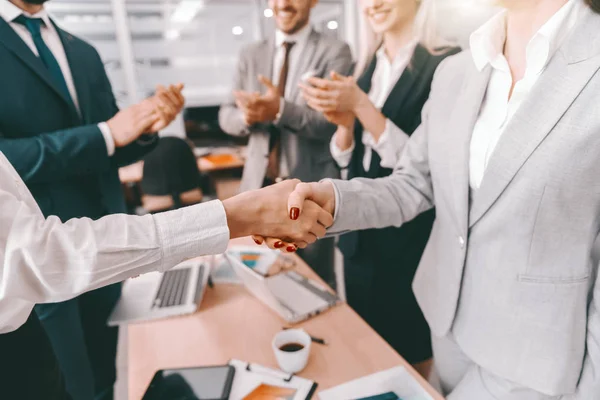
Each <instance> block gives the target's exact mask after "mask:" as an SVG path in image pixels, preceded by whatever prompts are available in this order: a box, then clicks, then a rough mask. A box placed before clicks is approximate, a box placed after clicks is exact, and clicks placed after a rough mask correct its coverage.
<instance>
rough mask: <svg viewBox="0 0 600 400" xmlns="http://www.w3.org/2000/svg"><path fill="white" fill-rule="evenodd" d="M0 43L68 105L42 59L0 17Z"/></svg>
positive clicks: (68, 101)
mask: <svg viewBox="0 0 600 400" xmlns="http://www.w3.org/2000/svg"><path fill="white" fill-rule="evenodd" d="M0 43H2V44H3V45H4V46H5V47H6V48H7V49H8V50H9V51H10V52H12V53H13V54H14V55H15V56H16V57H17V58H18V59H19V60H21V62H23V64H25V66H26V67H27V68H29V69H30V70H31V71H32V72H33V73H34V74H36V75H37V76H38V77H39V78H40V79H41V80H42V81H43V82H44V83H45V84H46V85H48V86H49V87H50V89H52V90H54V92H56V94H57V95H58V96H59V97H60V98H61V99H63V101H64V102H65V103H67V105H70V103H71V101H70V100H69V99H67V98H66V97H65V95H64V93H63V92H62V90H60V88H59V87H58V84H56V83H55V82H54V78H52V75H50V73H49V72H48V69H47V68H46V66H45V65H44V64H43V63H42V60H40V58H39V57H37V56H36V55H35V54H34V53H33V52H32V51H31V49H30V48H29V47H28V46H27V44H25V42H24V41H23V40H22V39H21V37H19V35H18V34H17V33H16V32H15V31H14V30H13V28H12V27H11V26H10V25H9V24H8V23H7V22H6V21H5V20H4V19H3V18H0Z"/></svg>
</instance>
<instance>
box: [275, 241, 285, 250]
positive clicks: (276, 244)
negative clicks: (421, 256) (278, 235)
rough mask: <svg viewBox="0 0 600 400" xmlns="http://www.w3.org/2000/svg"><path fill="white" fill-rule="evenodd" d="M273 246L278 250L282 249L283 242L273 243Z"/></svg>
mask: <svg viewBox="0 0 600 400" xmlns="http://www.w3.org/2000/svg"><path fill="white" fill-rule="evenodd" d="M273 246H275V248H276V249H280V248H282V247H283V242H281V241H280V242H275V244H274V245H273Z"/></svg>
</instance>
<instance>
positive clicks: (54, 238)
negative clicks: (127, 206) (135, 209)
mask: <svg viewBox="0 0 600 400" xmlns="http://www.w3.org/2000/svg"><path fill="white" fill-rule="evenodd" d="M3 204H6V203H3ZM9 206H10V207H12V213H11V215H12V217H11V221H3V222H4V223H5V224H7V223H10V225H4V226H5V227H7V229H6V232H8V235H7V237H6V248H5V257H4V266H5V267H4V271H3V273H2V285H1V287H2V288H3V289H2V290H1V291H2V292H3V293H2V294H1V295H2V296H8V297H21V296H25V297H29V298H28V300H29V301H32V302H36V303H44V302H57V301H63V300H66V299H69V298H72V297H74V296H77V295H79V294H81V293H83V292H86V291H89V290H93V289H96V288H99V287H102V286H106V285H109V284H112V283H115V282H120V281H122V280H124V279H126V278H129V277H131V276H136V275H139V274H141V273H146V272H150V271H164V270H167V269H169V268H171V267H173V266H175V265H177V264H179V263H180V262H182V261H184V260H186V259H189V258H192V257H197V256H201V255H206V254H218V253H221V252H223V251H224V250H225V249H226V246H227V243H228V240H229V231H228V229H227V223H226V216H225V211H224V209H223V207H222V205H221V203H220V202H210V203H204V204H200V205H197V206H192V207H188V208H185V209H180V210H176V211H171V212H167V213H164V214H157V215H155V216H150V215H147V216H143V217H139V216H128V215H111V216H107V217H104V218H102V219H100V220H98V221H92V220H90V219H74V220H70V221H68V222H67V223H65V224H62V223H61V222H60V221H59V219H58V218H56V217H51V218H48V219H44V218H43V217H42V216H41V214H39V213H36V212H32V211H31V209H29V208H27V207H25V206H24V205H23V204H20V203H18V202H17V203H15V202H11V204H9ZM7 215H8V214H3V218H6V216H7ZM11 288H19V290H21V291H22V292H20V293H16V292H15V293H11V291H12V290H13V289H11ZM23 288H25V289H23ZM15 290H16V289H15Z"/></svg>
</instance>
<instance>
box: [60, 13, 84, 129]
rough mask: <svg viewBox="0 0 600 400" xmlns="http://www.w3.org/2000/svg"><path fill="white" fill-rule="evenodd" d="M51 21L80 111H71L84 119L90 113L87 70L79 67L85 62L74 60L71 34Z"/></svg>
mask: <svg viewBox="0 0 600 400" xmlns="http://www.w3.org/2000/svg"><path fill="white" fill-rule="evenodd" d="M52 23H53V24H54V28H55V29H56V32H58V36H59V37H60V41H61V42H62V45H63V48H64V50H65V54H66V55H67V61H68V63H69V69H70V70H71V76H72V77H73V83H74V84H75V91H76V92H77V99H78V103H79V109H80V113H78V112H77V110H73V112H75V114H77V116H78V118H80V120H83V121H85V117H86V115H90V113H89V109H87V107H89V106H91V104H92V101H91V98H90V91H89V85H88V80H87V79H86V73H87V72H86V71H85V70H82V69H81V68H80V67H81V66H82V65H85V64H84V63H82V62H81V61H77V60H76V57H77V55H76V54H75V52H74V49H73V40H74V39H73V36H72V35H71V34H70V33H67V32H65V31H63V30H62V29H60V28H59V27H58V26H57V25H56V24H55V23H54V21H52ZM69 103H71V102H69ZM72 106H73V107H74V106H75V105H74V104H72Z"/></svg>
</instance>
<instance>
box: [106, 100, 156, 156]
mask: <svg viewBox="0 0 600 400" xmlns="http://www.w3.org/2000/svg"><path fill="white" fill-rule="evenodd" d="M154 107H155V106H154V104H153V103H152V102H150V101H147V100H145V101H142V102H141V103H139V104H135V105H133V106H131V107H127V108H126V109H124V110H121V111H119V112H118V113H117V114H116V115H115V116H114V117H112V118H111V119H110V120H108V121H107V122H106V123H107V125H108V127H109V129H110V133H111V135H112V137H113V140H114V141H115V146H116V147H123V146H127V145H128V144H129V143H131V142H133V141H135V140H137V139H138V138H139V137H140V135H141V134H142V133H144V132H147V131H148V129H149V128H150V126H152V125H153V124H154V123H155V122H156V121H157V119H158V117H157V115H156V112H155V110H154Z"/></svg>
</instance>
